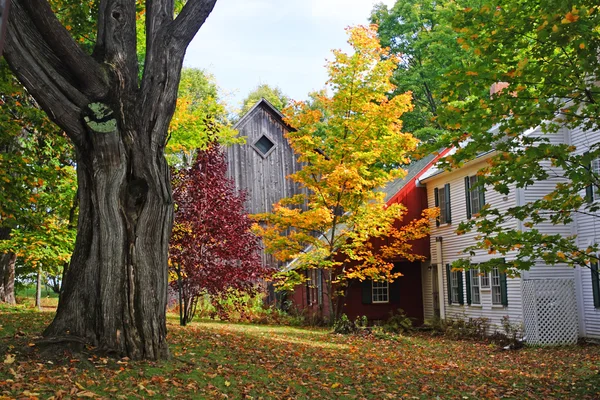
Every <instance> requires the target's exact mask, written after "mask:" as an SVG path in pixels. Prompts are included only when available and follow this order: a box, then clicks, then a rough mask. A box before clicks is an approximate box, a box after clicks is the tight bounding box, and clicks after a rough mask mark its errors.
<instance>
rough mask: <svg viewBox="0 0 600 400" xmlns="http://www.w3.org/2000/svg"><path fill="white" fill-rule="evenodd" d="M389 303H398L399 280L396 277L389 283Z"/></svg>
mask: <svg viewBox="0 0 600 400" xmlns="http://www.w3.org/2000/svg"><path fill="white" fill-rule="evenodd" d="M389 288H390V289H389V290H390V303H400V282H399V281H398V279H396V280H395V281H394V282H392V283H390V284H389Z"/></svg>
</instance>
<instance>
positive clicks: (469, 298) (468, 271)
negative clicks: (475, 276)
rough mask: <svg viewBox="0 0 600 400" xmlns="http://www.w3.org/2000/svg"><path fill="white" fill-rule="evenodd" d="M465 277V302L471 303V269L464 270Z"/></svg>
mask: <svg viewBox="0 0 600 400" xmlns="http://www.w3.org/2000/svg"><path fill="white" fill-rule="evenodd" d="M465 279H466V281H467V304H468V305H471V270H470V269H466V270H465Z"/></svg>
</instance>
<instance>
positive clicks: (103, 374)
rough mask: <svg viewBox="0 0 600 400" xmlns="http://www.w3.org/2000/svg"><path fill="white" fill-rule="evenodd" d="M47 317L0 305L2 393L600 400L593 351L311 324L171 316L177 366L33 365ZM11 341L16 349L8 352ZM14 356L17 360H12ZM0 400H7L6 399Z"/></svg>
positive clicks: (596, 349)
mask: <svg viewBox="0 0 600 400" xmlns="http://www.w3.org/2000/svg"><path fill="white" fill-rule="evenodd" d="M51 318H52V314H51V313H38V312H33V311H31V310H28V309H25V308H18V309H15V308H9V307H0V325H2V326H1V327H0V399H2V398H35V397H38V398H51V397H52V396H55V397H54V398H83V397H97V398H164V397H173V398H179V399H182V398H183V399H184V398H196V399H198V398H199V399H219V398H229V399H239V398H249V399H251V398H254V399H259V398H264V399H271V398H277V399H279V398H282V399H298V398H348V399H354V398H357V399H361V398H368V399H386V398H391V399H397V398H418V399H421V398H422V399H431V398H436V396H439V398H441V399H454V398H459V399H481V398H514V399H523V398H533V399H549V398H562V399H598V398H599V394H600V375H599V370H600V346H591V345H588V346H577V347H562V348H529V349H525V350H521V351H515V352H512V351H511V352H507V351H501V350H498V349H497V348H496V347H495V346H492V345H486V344H479V343H474V342H460V341H450V340H445V339H440V338H431V337H427V336H423V335H420V336H410V337H398V338H397V339H396V340H389V339H388V340H378V339H375V338H372V337H366V338H363V337H344V336H337V335H332V334H330V333H328V332H327V331H325V330H319V329H298V328H289V327H279V326H256V325H239V324H226V323H217V322H200V323H194V324H192V325H191V326H188V327H186V328H180V327H179V326H177V325H176V320H175V319H172V320H170V321H169V323H170V325H169V342H170V344H171V350H172V353H173V359H172V360H170V361H168V362H159V363H152V362H131V361H129V360H110V359H106V358H100V357H95V356H90V357H89V358H87V359H83V360H82V359H76V358H71V357H69V355H68V354H65V355H64V356H63V357H61V358H62V359H63V360H64V361H63V362H62V363H59V362H56V361H54V362H53V363H49V362H48V361H45V360H43V359H39V358H38V357H37V355H36V352H35V351H34V352H33V353H32V354H30V355H25V354H22V353H21V351H22V350H21V349H22V348H23V347H27V346H28V345H30V344H31V345H32V346H31V348H33V349H35V346H33V344H34V343H33V342H34V340H35V337H36V336H35V335H36V334H37V333H38V332H40V331H41V330H42V328H43V326H44V325H46V324H47V323H48V322H49V321H50V319H51ZM13 346H14V347H13ZM13 357H14V358H13ZM3 396H4V397H3Z"/></svg>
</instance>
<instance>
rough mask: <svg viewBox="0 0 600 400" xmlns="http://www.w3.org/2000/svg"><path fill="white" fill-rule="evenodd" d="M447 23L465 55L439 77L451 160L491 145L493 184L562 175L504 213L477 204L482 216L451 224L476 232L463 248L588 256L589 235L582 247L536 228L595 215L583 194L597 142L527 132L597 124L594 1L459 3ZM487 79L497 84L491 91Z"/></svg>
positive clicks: (550, 258)
mask: <svg viewBox="0 0 600 400" xmlns="http://www.w3.org/2000/svg"><path fill="white" fill-rule="evenodd" d="M453 24H454V28H455V29H456V31H457V32H459V34H460V37H459V38H458V43H459V44H460V45H461V47H462V49H463V51H464V59H465V60H467V61H466V62H465V63H464V64H463V65H460V66H457V67H456V68H455V69H454V70H453V71H451V72H449V73H448V74H446V76H445V79H446V80H447V91H448V95H447V97H446V98H444V99H442V100H443V101H444V102H445V103H446V104H447V105H446V106H445V107H444V110H443V113H442V116H441V120H442V121H443V123H444V124H445V126H446V127H447V128H448V131H449V134H448V135H447V137H446V141H445V142H444V143H445V144H447V145H449V144H453V145H455V146H459V144H460V149H459V151H458V152H457V154H456V155H455V156H453V157H452V158H451V159H450V160H449V164H451V165H454V166H458V165H461V164H462V163H463V162H464V161H466V160H469V159H472V158H474V157H475V156H476V154H479V153H481V152H484V151H490V150H495V151H497V152H498V155H497V156H496V157H494V158H493V160H492V161H491V163H490V165H489V167H487V168H486V169H485V170H484V171H482V176H484V181H485V183H486V184H488V185H490V187H493V188H494V189H495V190H497V191H499V192H500V193H508V191H509V190H511V188H514V187H516V188H522V187H526V186H528V185H531V184H533V183H534V182H536V181H540V180H545V179H550V178H552V177H553V174H554V172H553V171H552V170H556V171H560V175H561V176H563V177H565V178H566V180H564V181H560V182H558V183H557V184H556V186H555V188H554V190H553V191H552V192H551V193H548V194H547V195H546V196H545V197H544V198H542V199H539V200H537V201H535V202H532V203H528V204H524V205H519V206H516V207H512V208H510V209H509V210H508V211H507V212H505V213H501V212H499V211H498V210H496V209H494V208H490V207H487V208H484V209H483V210H482V212H481V216H482V218H481V219H477V220H473V221H470V222H469V223H464V224H461V226H460V228H459V232H464V231H466V230H471V229H477V230H478V232H479V233H480V236H479V237H480V240H479V241H478V242H477V244H475V245H474V246H472V247H471V248H470V250H475V249H484V250H487V251H489V252H490V253H492V254H498V255H503V254H506V253H508V252H511V251H516V252H517V253H518V256H517V258H516V260H514V261H511V263H510V267H512V268H514V269H515V270H521V269H528V268H529V267H531V266H532V265H533V264H534V263H535V261H536V260H542V261H543V262H545V263H548V264H556V263H566V264H568V265H581V266H585V265H589V262H590V259H592V260H594V259H595V256H594V254H596V253H597V251H598V246H597V245H596V244H593V245H590V246H588V247H584V248H580V247H579V246H578V245H577V242H576V238H574V237H565V236H561V235H556V234H545V233H543V231H542V230H540V229H538V228H537V227H538V225H539V224H543V223H547V224H566V223H570V222H572V221H573V218H574V216H575V215H576V214H578V213H583V214H588V215H591V216H593V217H597V211H598V209H599V204H597V203H596V202H593V201H592V202H589V203H588V202H586V199H585V193H586V188H588V187H590V188H598V187H599V180H598V176H597V175H596V174H595V173H593V171H592V169H591V168H590V164H591V162H592V160H594V159H596V158H598V157H600V146H599V145H598V144H597V143H595V144H594V143H592V144H589V146H588V147H587V148H585V149H583V148H580V149H576V148H575V147H573V146H571V145H570V144H568V143H560V144H556V143H551V142H550V141H549V140H548V137H547V135H544V134H542V135H525V133H526V132H527V131H528V130H529V129H533V128H536V127H539V129H540V130H541V132H542V133H552V132H556V131H558V130H559V129H561V128H567V129H570V130H571V134H572V135H585V132H586V131H587V130H597V129H598V128H600V126H599V123H598V121H599V120H598V112H599V111H600V109H599V105H598V97H599V95H600V91H599V90H598V85H597V82H598V81H599V80H600V62H599V59H598V52H599V51H600V30H599V29H598V27H599V26H600V10H599V9H598V4H597V3H596V2H594V1H587V0H576V1H566V2H555V1H541V2H531V1H524V0H504V1H502V2H499V3H494V4H493V5H492V4H483V5H481V6H478V7H473V8H465V9H464V10H462V11H461V12H459V13H457V15H456V16H455V19H454V21H453ZM495 83H501V84H502V85H503V86H504V87H505V89H504V90H502V91H500V92H498V93H495V94H493V95H491V96H490V86H491V85H492V84H495ZM465 138H468V140H466V141H465ZM574 138H576V136H574ZM549 166H550V167H551V168H548V167H549ZM510 219H514V220H519V221H524V224H525V227H526V228H527V229H526V230H523V231H521V230H518V229H510V230H506V229H505V227H504V226H503V224H504V222H506V221H508V220H510Z"/></svg>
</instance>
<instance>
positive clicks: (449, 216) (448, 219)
mask: <svg viewBox="0 0 600 400" xmlns="http://www.w3.org/2000/svg"><path fill="white" fill-rule="evenodd" d="M444 188H445V190H444V194H445V195H446V222H447V223H451V222H452V214H451V213H450V209H451V208H450V184H449V183H446V184H445V185H444Z"/></svg>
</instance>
